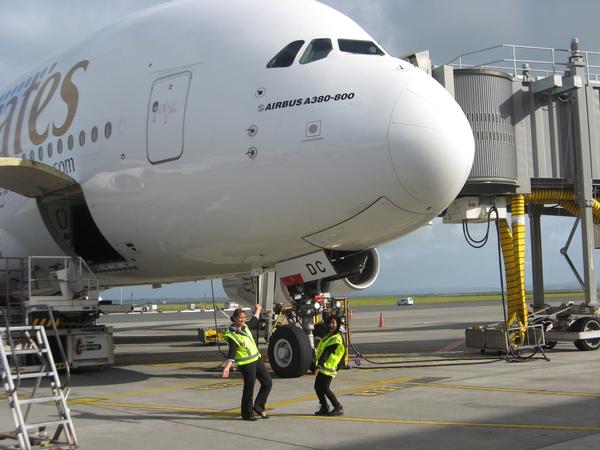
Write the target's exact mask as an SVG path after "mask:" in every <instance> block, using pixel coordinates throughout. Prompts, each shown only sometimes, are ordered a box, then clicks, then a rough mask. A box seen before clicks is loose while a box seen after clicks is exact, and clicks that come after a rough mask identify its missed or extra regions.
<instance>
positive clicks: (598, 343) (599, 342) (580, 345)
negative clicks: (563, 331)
mask: <svg viewBox="0 0 600 450" xmlns="http://www.w3.org/2000/svg"><path fill="white" fill-rule="evenodd" d="M569 330H571V331H577V332H582V331H597V330H600V322H598V320H596V319H593V318H591V317H583V318H581V319H577V320H576V321H575V322H573V323H572V324H571V326H570V327H569ZM575 347H577V349H578V350H582V351H590V350H598V349H599V348H600V338H594V339H579V340H577V341H575Z"/></svg>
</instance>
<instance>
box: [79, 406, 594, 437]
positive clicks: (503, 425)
mask: <svg viewBox="0 0 600 450" xmlns="http://www.w3.org/2000/svg"><path fill="white" fill-rule="evenodd" d="M91 404H92V405H93V406H107V407H108V406H110V407H118V408H131V409H146V410H153V411H176V412H190V413H204V414H208V415H211V416H226V417H229V416H236V415H239V410H235V411H234V412H229V411H222V410H216V409H206V408H184V407H180V406H160V405H142V404H135V403H114V402H104V401H98V402H94V403H91ZM270 415H271V417H282V418H295V419H313V420H337V421H341V422H363V423H380V424H402V425H435V426H453V427H478V428H512V429H521V430H561V431H600V426H570V425H536V424H522V423H484V422H481V423H480V422H454V421H452V422H451V421H443V420H403V419H375V418H369V417H327V416H307V415H296V414H270Z"/></svg>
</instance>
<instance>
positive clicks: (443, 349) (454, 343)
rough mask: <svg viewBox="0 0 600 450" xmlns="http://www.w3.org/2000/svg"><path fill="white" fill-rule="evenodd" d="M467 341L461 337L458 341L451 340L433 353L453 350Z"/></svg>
mask: <svg viewBox="0 0 600 450" xmlns="http://www.w3.org/2000/svg"><path fill="white" fill-rule="evenodd" d="M464 343H465V340H464V339H459V340H457V341H454V342H451V343H450V344H448V345H446V346H445V347H442V348H440V349H439V350H436V351H435V352H433V353H445V352H451V351H452V350H454V349H455V348H456V347H458V346H459V345H463V344H464Z"/></svg>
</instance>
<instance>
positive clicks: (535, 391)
mask: <svg viewBox="0 0 600 450" xmlns="http://www.w3.org/2000/svg"><path fill="white" fill-rule="evenodd" d="M398 384H406V385H412V386H425V387H434V388H446V389H466V390H474V391H494V392H512V393H519V394H539V395H565V396H571V397H600V393H595V392H569V391H544V390H541V389H515V388H503V387H490V386H468V385H460V384H442V383H424V382H419V381H404V382H400V383H398Z"/></svg>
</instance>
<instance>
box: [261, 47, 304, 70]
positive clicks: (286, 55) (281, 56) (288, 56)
mask: <svg viewBox="0 0 600 450" xmlns="http://www.w3.org/2000/svg"><path fill="white" fill-rule="evenodd" d="M303 45H304V41H294V42H290V43H289V44H288V45H286V46H285V47H283V49H282V50H281V51H280V52H279V53H277V54H276V55H275V56H273V58H272V59H271V61H269V62H268V63H267V68H269V69H272V68H274V67H289V66H291V65H292V64H293V63H294V59H296V55H297V54H298V52H299V51H300V49H301V48H302V46H303Z"/></svg>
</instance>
